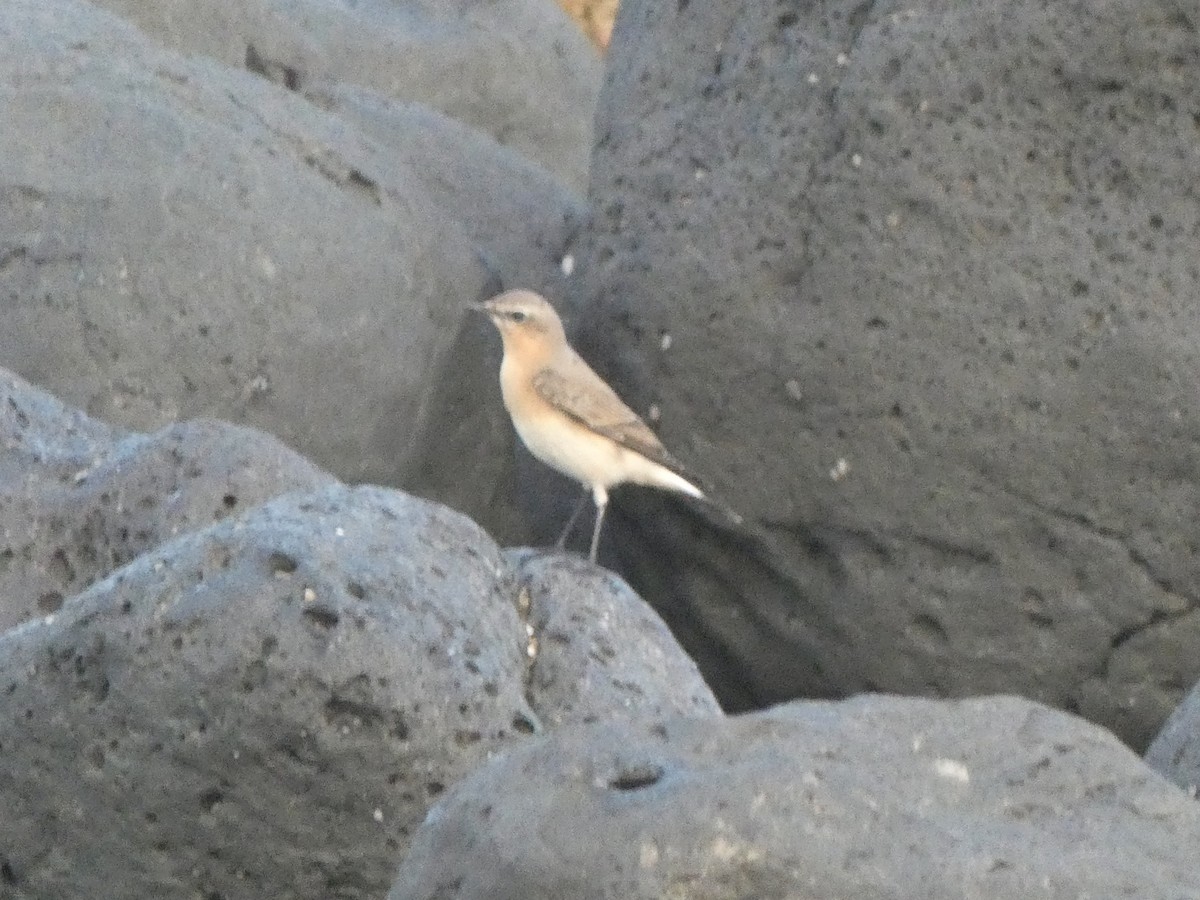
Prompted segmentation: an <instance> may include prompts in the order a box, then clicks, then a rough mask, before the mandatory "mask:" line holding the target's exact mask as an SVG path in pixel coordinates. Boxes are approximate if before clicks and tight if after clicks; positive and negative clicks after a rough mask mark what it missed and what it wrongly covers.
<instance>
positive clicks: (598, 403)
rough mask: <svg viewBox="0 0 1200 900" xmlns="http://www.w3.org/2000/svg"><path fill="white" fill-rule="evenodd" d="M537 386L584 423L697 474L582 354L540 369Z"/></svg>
mask: <svg viewBox="0 0 1200 900" xmlns="http://www.w3.org/2000/svg"><path fill="white" fill-rule="evenodd" d="M533 389H534V390H535V391H536V392H537V394H538V396H539V397H541V398H542V399H543V400H545V401H546V402H547V403H549V404H550V405H551V406H553V407H555V408H556V409H558V410H559V411H560V412H562V413H565V414H566V415H568V416H570V417H571V418H572V419H574V420H575V421H577V422H579V423H580V424H581V425H584V426H586V427H588V428H590V429H591V430H592V431H595V432H596V433H598V434H602V435H604V436H605V437H607V438H609V439H611V440H613V441H616V442H617V443H618V444H620V445H621V446H622V447H626V448H628V449H629V450H632V451H634V452H635V453H640V454H642V456H645V457H646V458H647V459H650V460H653V461H654V462H656V463H658V464H659V465H661V466H663V467H664V468H667V469H670V470H671V471H672V472H675V473H676V474H678V475H680V476H682V477H684V478H688V479H691V478H692V477H693V476H692V475H691V474H690V473H689V472H688V471H687V470H686V469H685V468H684V467H683V464H682V463H680V462H679V460H677V459H676V458H675V457H673V456H672V455H671V454H670V453H668V452H667V448H666V447H664V446H663V445H662V442H661V441H660V440H659V439H658V438H657V437H656V436H655V434H654V432H653V431H651V430H650V428H649V427H648V426H647V425H646V423H645V422H643V421H642V420H641V419H640V418H638V414H637V413H635V412H634V411H633V410H632V409H630V408H629V407H628V406H626V405H625V403H624V402H623V401H622V400H621V398H620V397H618V396H617V394H616V392H615V391H614V390H613V389H612V388H610V387H609V386H608V385H607V384H605V382H604V380H603V379H602V378H601V377H600V376H599V375H597V374H596V373H595V372H593V371H592V370H591V368H589V367H588V364H587V363H585V362H584V361H583V360H582V359H580V358H579V357H571V358H569V359H567V360H559V361H557V362H556V364H554V365H551V366H547V367H546V368H544V369H542V370H540V371H539V372H538V373H537V374H536V375H534V376H533Z"/></svg>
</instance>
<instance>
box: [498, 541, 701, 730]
mask: <svg viewBox="0 0 1200 900" xmlns="http://www.w3.org/2000/svg"><path fill="white" fill-rule="evenodd" d="M508 558H509V560H510V561H511V563H512V564H513V566H514V568H515V569H516V578H517V580H518V583H519V585H520V587H519V589H518V595H517V596H518V600H517V608H518V609H519V610H520V611H521V613H522V617H523V618H524V620H525V623H526V626H527V629H528V632H529V638H530V640H529V650H528V652H529V657H530V663H529V672H528V675H527V681H528V689H527V693H528V697H529V703H530V705H531V706H532V707H533V709H534V712H536V713H537V714H538V717H539V718H540V719H541V721H542V724H543V725H545V726H546V727H547V728H553V727H556V726H558V725H562V724H564V723H567V722H574V723H579V722H602V721H611V720H613V719H621V720H632V719H651V720H659V719H663V718H668V717H672V716H681V715H692V716H705V715H707V716H719V715H721V707H720V706H719V705H718V704H717V700H716V698H715V697H714V696H713V694H712V691H711V690H710V689H709V687H708V685H706V684H705V683H704V679H703V678H702V677H701V676H700V672H699V671H698V670H697V669H696V664H695V663H694V662H693V661H692V660H691V659H690V658H689V657H688V656H687V654H685V653H684V652H683V650H682V649H681V648H680V647H679V644H677V643H676V642H675V639H674V638H673V637H672V636H671V632H670V631H668V630H667V626H666V625H665V624H663V621H662V619H660V618H659V617H658V615H657V614H656V613H655V612H654V610H653V609H651V608H650V606H649V605H648V604H647V603H646V602H645V601H644V600H642V599H641V598H640V597H638V596H637V594H635V593H634V592H633V591H632V590H630V589H629V586H628V585H627V584H625V583H624V582H623V581H621V580H620V579H619V578H617V576H615V575H613V574H612V573H611V572H607V571H605V570H604V569H601V568H598V567H597V566H593V565H591V564H590V563H588V562H587V561H586V560H584V559H582V558H581V557H578V556H575V555H573V554H559V553H538V552H530V551H513V552H510V553H509V554H508Z"/></svg>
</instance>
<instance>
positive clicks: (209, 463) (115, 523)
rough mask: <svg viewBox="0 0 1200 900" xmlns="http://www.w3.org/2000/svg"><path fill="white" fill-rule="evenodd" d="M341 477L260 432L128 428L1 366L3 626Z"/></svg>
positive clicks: (208, 425) (217, 426) (192, 426)
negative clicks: (179, 542) (197, 534)
mask: <svg viewBox="0 0 1200 900" xmlns="http://www.w3.org/2000/svg"><path fill="white" fill-rule="evenodd" d="M334 481H335V479H334V478H333V477H332V476H330V475H327V474H325V473H324V472H322V471H321V470H319V469H318V468H316V466H314V465H312V463H310V462H308V461H307V460H305V459H304V458H302V457H301V456H299V455H297V454H296V453H294V452H292V451H291V450H289V449H287V448H286V447H284V446H283V445H282V444H280V443H279V442H278V441H276V440H275V439H274V438H271V437H269V436H268V435H265V434H263V433H261V432H258V431H254V430H252V429H249V428H239V427H236V426H233V425H228V424H226V423H223V422H211V421H207V422H206V421H200V422H187V423H183V424H179V425H172V426H169V427H167V428H164V429H163V430H161V431H159V432H157V433H155V434H152V435H145V434H136V433H130V432H124V431H121V430H120V429H114V428H110V427H108V426H106V425H103V424H102V423H100V422H98V421H96V420H94V419H90V418H88V417H87V416H85V415H84V414H82V413H80V412H77V411H74V410H70V409H68V408H66V407H65V406H63V405H62V404H61V403H60V402H59V401H58V400H56V399H55V398H54V397H52V396H50V395H49V394H47V393H45V392H44V391H41V390H39V389H37V388H35V387H33V386H32V385H30V384H28V383H26V382H24V381H22V380H21V379H19V378H16V377H15V376H13V375H12V374H11V373H8V372H5V371H4V370H2V369H0V631H4V630H6V629H8V628H11V627H12V626H14V625H16V624H18V623H20V622H24V621H27V620H29V619H33V618H37V617H40V616H44V615H47V614H50V613H54V612H57V611H58V609H59V607H61V606H62V604H63V601H64V599H65V598H67V597H70V596H72V595H73V594H77V593H79V592H80V591H82V590H83V589H84V588H86V587H88V586H89V585H91V584H92V583H93V582H95V581H97V580H99V579H100V578H103V577H104V576H106V575H108V574H109V573H110V572H112V571H114V570H115V569H119V568H120V567H121V566H123V565H125V564H126V563H129V562H131V561H132V560H133V559H134V558H136V557H137V556H140V555H141V554H143V553H146V552H147V551H149V550H151V549H153V548H154V547H156V546H158V545H159V544H161V543H163V542H165V541H168V540H170V539H172V538H174V537H176V536H178V535H180V534H182V533H185V532H188V531H193V530H198V529H201V528H205V527H207V526H208V525H210V524H212V523H213V522H214V521H217V520H219V519H223V518H225V517H227V516H230V515H235V514H239V513H242V512H244V511H245V510H247V509H249V508H251V507H253V506H256V505H257V504H259V503H261V502H262V501H264V500H267V499H269V498H271V497H274V496H276V495H278V494H282V493H286V492H288V491H294V490H309V489H313V488H317V487H320V486H323V485H327V484H330V483H332V482H334Z"/></svg>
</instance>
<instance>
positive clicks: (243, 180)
mask: <svg viewBox="0 0 1200 900" xmlns="http://www.w3.org/2000/svg"><path fill="white" fill-rule="evenodd" d="M235 8H236V9H240V6H238V5H237V4H234V5H231V6H229V9H231V10H233V9H235ZM568 27H569V26H568ZM0 43H2V44H3V46H4V47H5V50H6V52H4V53H3V54H0V121H3V122H4V127H3V128H2V129H0V297H2V298H3V300H4V308H5V322H4V328H3V329H0V364H3V365H5V366H7V367H8V368H10V369H12V370H14V371H16V372H18V373H19V374H21V375H22V376H24V377H26V378H29V379H30V380H31V381H33V382H35V383H38V384H41V385H44V386H46V387H48V388H50V389H51V390H53V391H54V392H55V393H56V394H57V395H59V396H61V397H62V398H63V399H64V400H65V401H67V402H70V403H73V404H74V405H78V406H81V407H84V408H85V409H86V410H87V411H88V412H89V413H90V414H93V415H98V416H101V417H103V418H105V419H106V420H108V421H113V422H117V423H120V424H122V425H125V426H128V427H132V428H136V429H138V430H143V431H148V430H153V429H156V428H159V427H162V426H163V425H165V424H168V423H169V422H172V421H177V420H179V419H187V418H197V417H204V416H216V417H220V418H223V419H227V420H231V421H234V422H237V423H239V424H249V425H252V426H255V427H259V428H262V429H264V430H266V431H268V432H269V433H271V434H274V435H276V436H278V437H279V438H281V439H282V440H284V441H285V442H286V443H288V444H289V445H290V446H294V447H296V448H297V449H298V450H300V451H301V452H303V453H304V454H305V455H306V456H308V457H310V458H312V459H313V460H314V461H315V462H316V463H317V464H319V465H321V466H323V467H324V468H326V469H328V470H329V471H331V472H333V473H335V474H336V475H338V476H340V477H342V478H345V479H348V480H354V481H359V480H363V481H373V482H381V483H389V484H400V483H404V482H405V480H406V478H407V476H408V475H409V474H410V473H411V472H412V471H413V470H414V469H419V468H420V461H419V459H416V458H415V457H417V456H419V453H417V451H415V450H414V449H413V446H412V444H413V441H414V439H415V436H416V434H417V433H418V428H417V423H418V422H419V421H420V420H421V418H422V416H423V415H424V414H425V404H426V400H427V398H428V397H430V396H431V395H435V394H436V390H435V388H436V386H435V385H433V384H431V382H430V377H431V375H432V374H433V373H435V372H437V371H439V370H441V369H443V368H446V367H449V366H452V365H454V364H455V359H454V353H455V352H456V347H455V345H454V341H455V338H456V335H457V332H458V329H459V328H461V327H462V324H463V320H464V317H465V312H464V309H463V307H464V305H465V303H467V302H468V301H473V300H478V299H481V297H482V296H484V295H486V294H488V293H490V292H492V291H493V290H496V289H497V288H498V287H500V286H502V285H503V283H505V282H507V281H511V280H513V279H514V278H516V277H517V276H518V275H520V274H521V273H524V274H525V277H527V278H528V279H529V281H530V282H532V283H535V284H543V285H545V284H547V283H549V282H552V281H553V280H554V278H555V277H559V276H558V275H557V273H558V272H559V258H560V257H561V255H562V250H561V247H560V246H559V245H560V244H561V243H562V242H563V241H566V240H567V239H568V237H569V235H570V234H571V233H572V232H573V231H574V229H575V228H576V227H577V226H576V224H575V223H574V219H573V217H574V216H575V215H577V213H578V205H577V201H576V200H575V199H574V198H573V197H572V196H571V194H570V192H569V191H567V190H566V189H565V188H561V187H556V186H555V184H554V183H553V182H552V181H551V180H550V179H549V178H548V177H547V176H546V175H545V174H544V173H542V172H540V171H538V170H536V169H535V168H534V167H533V166H532V165H531V164H528V163H526V162H524V161H522V160H520V159H519V157H517V155H516V154H515V153H514V152H512V151H510V150H507V149H506V148H503V147H501V146H499V145H498V144H495V143H494V142H491V141H490V140H489V139H487V138H486V137H484V136H481V135H478V134H476V133H475V132H473V131H470V132H469V133H468V130H467V129H465V128H464V127H463V126H461V125H459V124H458V123H455V122H453V121H451V120H449V119H446V118H444V117H439V116H437V115H434V114H432V113H427V114H424V115H421V114H420V113H419V112H415V111H413V110H409V111H408V112H404V111H403V110H393V111H390V112H387V111H386V109H385V113H386V114H380V115H379V116H377V117H376V118H377V119H380V120H384V119H386V120H387V121H386V122H384V124H380V125H379V126H378V127H375V128H368V127H367V126H366V125H365V124H364V127H363V128H362V129H361V130H360V129H359V128H358V127H356V125H354V124H353V123H352V122H351V121H350V119H349V118H346V119H343V118H339V117H338V116H337V115H335V114H334V113H331V112H328V111H325V110H322V109H320V108H319V107H318V106H317V105H315V104H314V103H312V102H309V101H307V100H305V99H304V98H303V97H301V96H300V95H299V94H297V93H295V92H292V91H288V90H286V88H284V87H280V86H278V85H276V84H274V83H272V82H270V81H268V80H264V79H263V78H260V77H257V76H256V75H254V74H252V73H249V72H246V71H244V70H240V71H235V70H232V69H229V68H226V67H224V66H222V65H220V64H218V63H217V62H214V61H212V60H207V59H202V58H195V59H185V58H183V57H181V56H180V55H178V54H176V53H174V52H171V51H167V50H164V49H162V48H161V47H159V46H157V45H155V44H154V43H153V42H152V41H151V40H150V39H149V38H147V37H146V36H145V35H144V34H142V33H141V32H139V31H137V30H136V29H135V28H134V27H133V26H131V25H129V24H128V23H126V22H123V21H121V20H118V19H116V18H115V17H114V16H113V15H111V14H109V13H107V12H105V11H102V10H98V9H96V8H95V7H93V6H91V5H89V4H85V3H76V2H71V0H49V2H42V0H36V2H35V0H12V2H9V3H6V4H5V12H4V16H3V17H0ZM243 50H244V48H243ZM589 52H590V51H589ZM337 88H338V86H337V85H331V86H329V91H328V92H327V94H326V95H325V96H326V100H329V98H334V99H333V100H329V102H331V103H334V102H336V101H337V98H340V97H343V96H345V95H346V93H347V92H346V91H339V90H338V89H337ZM347 90H348V89H347ZM359 97H360V100H361V104H360V105H363V106H366V105H367V104H368V101H369V100H371V98H370V96H369V95H368V94H367V93H366V91H365V89H363V90H362V91H360V92H359ZM364 98H365V99H364ZM371 102H374V103H375V105H376V107H378V106H379V105H380V104H381V103H382V102H383V101H381V100H380V99H379V98H378V97H376V98H374V100H373V101H371ZM384 106H385V107H386V104H384ZM343 108H345V104H343ZM335 112H336V110H335ZM388 116H390V118H388ZM365 118H366V115H365V114H364V115H363V116H361V117H360V119H365ZM406 126H407V127H406ZM389 129H390V130H389ZM368 131H369V132H370V133H368ZM48 146H49V147H53V148H54V152H53V153H47V152H46V147H48ZM435 157H437V159H435ZM463 171H475V172H479V173H481V174H480V176H479V179H478V180H477V181H475V182H472V183H471V184H469V185H465V186H464V188H463V190H465V191H477V190H481V189H483V188H484V187H486V188H487V189H488V190H489V194H488V199H487V200H486V201H479V202H477V203H476V204H474V207H475V208H474V209H472V204H471V203H470V202H469V201H467V200H465V199H463V197H462V196H461V195H460V194H459V193H458V187H457V184H456V183H457V181H459V180H460V175H461V173H462V172H463ZM485 175H486V177H485ZM459 217H464V218H465V219H466V220H467V221H465V222H464V221H462V220H461V219H460V218H459ZM482 426H483V427H484V428H487V427H488V423H487V422H486V421H485V422H483V423H482ZM487 434H488V432H486V431H485V432H482V433H479V432H477V437H479V438H480V439H481V440H484V439H486V436H487Z"/></svg>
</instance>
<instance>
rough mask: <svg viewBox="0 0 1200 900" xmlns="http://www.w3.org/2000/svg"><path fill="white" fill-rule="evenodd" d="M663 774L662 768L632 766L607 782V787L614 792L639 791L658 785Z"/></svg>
mask: <svg viewBox="0 0 1200 900" xmlns="http://www.w3.org/2000/svg"><path fill="white" fill-rule="evenodd" d="M663 774H664V773H663V767H662V766H656V765H641V766H632V767H630V768H628V769H625V770H624V771H623V772H621V773H620V774H618V775H617V776H616V777H615V778H613V779H612V780H611V781H609V783H608V786H609V787H610V788H612V789H613V790H616V791H640V790H642V789H643V788H648V787H651V786H652V785H655V784H658V782H659V781H661V780H662V777H663Z"/></svg>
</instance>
